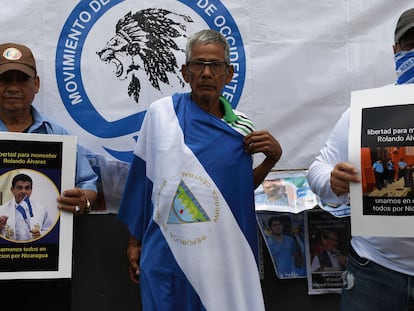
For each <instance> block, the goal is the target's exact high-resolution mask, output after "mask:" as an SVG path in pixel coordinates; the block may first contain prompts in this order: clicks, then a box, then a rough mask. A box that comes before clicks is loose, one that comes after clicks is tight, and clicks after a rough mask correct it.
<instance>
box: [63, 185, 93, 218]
mask: <svg viewBox="0 0 414 311" xmlns="http://www.w3.org/2000/svg"><path fill="white" fill-rule="evenodd" d="M57 201H58V208H59V209H60V210H63V211H67V212H70V213H73V214H74V215H75V216H79V215H84V214H88V213H89V211H90V207H91V206H90V201H89V199H88V197H87V196H86V194H85V191H83V190H82V189H80V188H74V189H69V190H65V191H64V192H63V193H62V195H61V196H59V197H58V199H57Z"/></svg>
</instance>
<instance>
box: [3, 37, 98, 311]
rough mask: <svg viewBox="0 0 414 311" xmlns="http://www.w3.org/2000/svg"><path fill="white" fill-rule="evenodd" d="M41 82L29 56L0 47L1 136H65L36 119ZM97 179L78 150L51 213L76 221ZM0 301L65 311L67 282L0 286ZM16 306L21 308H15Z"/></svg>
mask: <svg viewBox="0 0 414 311" xmlns="http://www.w3.org/2000/svg"><path fill="white" fill-rule="evenodd" d="M39 88H40V78H39V76H38V75H37V70H36V61H35V58H34V56H33V53H32V51H31V50H30V49H29V48H28V47H27V46H25V45H22V44H17V43H3V44H0V131H5V132H7V131H8V132H21V133H38V134H57V135H68V132H67V131H66V130H65V129H64V128H63V127H61V126H59V125H57V124H56V123H54V122H53V121H51V120H49V119H48V118H47V117H46V116H45V115H43V114H42V113H40V112H39V111H38V110H37V109H36V108H35V107H34V106H32V101H33V100H34V98H35V96H36V94H37V93H38V92H39ZM97 179H98V177H97V175H96V174H95V173H94V171H93V170H92V168H91V166H90V164H89V161H88V160H87V158H86V156H85V149H84V148H83V147H82V146H80V145H78V149H77V153H76V174H75V188H73V189H63V190H64V191H63V192H62V194H61V195H60V196H59V197H58V198H57V202H56V207H57V208H59V209H60V210H62V211H64V212H69V213H74V214H75V215H84V214H87V213H88V212H89V211H90V209H91V206H92V205H93V204H94V202H95V200H96V198H97ZM0 292H1V295H2V297H15V295H16V293H18V292H21V293H22V298H23V297H24V299H19V300H17V301H16V300H15V299H12V300H11V301H10V300H9V299H5V300H4V301H10V303H11V305H10V307H9V308H7V307H6V306H5V305H4V303H2V308H4V309H10V310H18V309H20V310H70V304H71V288H70V281H69V280H36V281H11V280H8V281H2V282H0ZM19 303H21V304H24V305H23V306H21V308H19V305H18V304H19Z"/></svg>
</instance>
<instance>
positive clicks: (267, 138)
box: [244, 131, 282, 161]
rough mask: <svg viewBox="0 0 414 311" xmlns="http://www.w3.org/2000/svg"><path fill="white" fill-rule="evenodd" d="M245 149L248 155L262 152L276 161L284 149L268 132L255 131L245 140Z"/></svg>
mask: <svg viewBox="0 0 414 311" xmlns="http://www.w3.org/2000/svg"><path fill="white" fill-rule="evenodd" d="M244 148H245V151H246V152H247V153H250V154H253V153H258V152H262V153H264V154H265V155H266V157H271V158H274V159H275V160H276V161H278V160H279V159H280V156H281V155H282V147H281V146H280V144H279V142H278V141H277V140H276V139H275V138H274V137H273V135H272V134H270V133H269V132H268V131H255V132H253V133H250V134H249V135H247V136H246V137H245V138H244Z"/></svg>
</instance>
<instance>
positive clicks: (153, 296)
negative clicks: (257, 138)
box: [118, 93, 264, 311]
mask: <svg viewBox="0 0 414 311" xmlns="http://www.w3.org/2000/svg"><path fill="white" fill-rule="evenodd" d="M226 113H227V112H226ZM118 217H119V219H120V220H121V221H123V222H124V223H125V224H126V225H127V226H128V229H129V231H130V233H131V234H132V235H133V236H134V237H135V238H136V239H138V240H140V241H141V242H142V253H141V258H140V283H141V298H142V302H143V305H144V309H145V310H162V311H166V310H174V311H176V310H180V311H186V310H188V311H194V310H209V311H222V310H238V311H243V310H245V311H252V310H254V311H260V310H264V303H263V297H262V291H261V286H260V278H259V273H258V268H257V231H256V217H255V211H254V192H253V170H252V158H251V156H250V155H248V154H246V153H245V151H244V148H243V136H242V135H241V134H240V133H239V132H237V131H236V130H234V129H233V128H232V127H230V126H229V125H228V124H227V123H226V122H224V121H223V120H221V119H219V118H217V117H215V116H213V115H211V114H209V113H207V112H205V111H203V110H202V109H201V108H200V107H199V106H198V105H197V104H196V103H194V102H193V101H192V100H191V95H190V94H189V93H187V94H175V95H174V96H173V97H172V98H171V97H167V98H163V99H161V100H158V101H157V102H155V103H153V104H152V105H151V106H150V107H149V109H148V110H147V113H146V116H145V119H144V122H143V125H142V128H141V132H140V136H139V138H138V142H137V145H136V147H135V150H134V159H133V161H132V163H131V168H130V173H129V177H128V179H127V182H126V187H125V191H124V195H123V199H122V202H121V207H120V210H119V214H118Z"/></svg>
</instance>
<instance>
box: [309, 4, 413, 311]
mask: <svg viewBox="0 0 414 311" xmlns="http://www.w3.org/2000/svg"><path fill="white" fill-rule="evenodd" d="M394 41H395V43H394V46H393V48H394V53H395V63H396V73H397V82H396V84H397V85H399V84H407V83H414V9H410V10H407V11H405V12H404V13H402V15H401V16H400V18H399V20H398V22H397V25H396V29H395V40H394ZM391 87H398V86H391ZM348 133H349V109H348V110H347V111H345V112H344V113H343V115H342V116H341V118H340V120H339V121H338V123H337V124H336V126H335V127H334V129H333V131H332V132H331V134H330V137H329V138H328V141H327V142H326V144H325V146H324V147H323V148H322V150H321V151H320V153H319V155H318V156H317V157H316V159H315V160H314V162H313V163H312V164H311V166H310V167H309V171H308V181H309V185H310V187H311V189H312V190H313V191H314V192H315V193H316V194H317V195H319V196H320V197H321V199H322V200H324V201H325V202H329V203H333V204H347V203H349V183H351V182H352V183H358V182H360V176H359V173H358V170H357V169H356V168H355V167H353V166H352V165H351V164H349V163H348ZM352 208H362V207H358V206H353V207H352ZM349 253H350V256H349V258H348V263H347V270H346V272H345V273H344V278H343V288H342V294H341V310H342V311H366V310H375V311H395V310H413V309H412V308H413V305H414V260H413V259H414V238H392V237H376V236H370V237H367V236H364V237H363V236H353V237H352V240H351V246H350V250H349Z"/></svg>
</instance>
